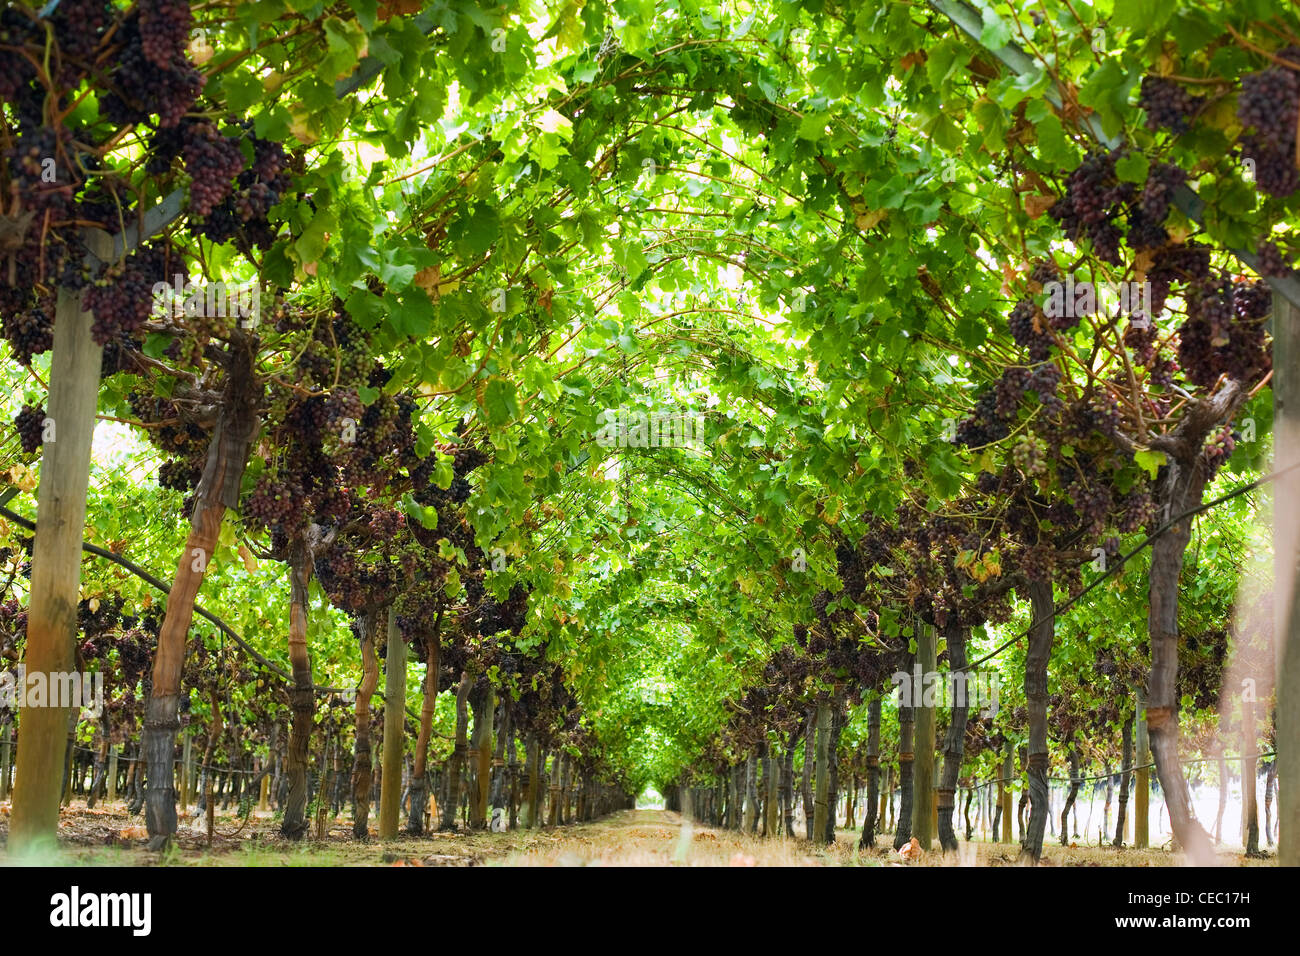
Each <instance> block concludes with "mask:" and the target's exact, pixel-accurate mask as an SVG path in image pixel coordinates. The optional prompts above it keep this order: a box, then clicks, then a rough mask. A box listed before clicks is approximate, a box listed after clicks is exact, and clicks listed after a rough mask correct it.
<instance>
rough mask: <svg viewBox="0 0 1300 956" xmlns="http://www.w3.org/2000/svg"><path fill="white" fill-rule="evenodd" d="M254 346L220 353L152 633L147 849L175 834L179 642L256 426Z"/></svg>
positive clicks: (145, 742) (233, 345)
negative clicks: (186, 508) (222, 366)
mask: <svg viewBox="0 0 1300 956" xmlns="http://www.w3.org/2000/svg"><path fill="white" fill-rule="evenodd" d="M256 344H257V340H256V338H254V337H252V336H249V335H248V334H246V333H244V332H243V331H241V330H239V329H236V330H235V331H234V332H233V333H232V335H231V340H230V347H229V350H228V351H227V353H226V359H225V361H226V384H225V388H224V390H223V394H222V400H221V407H220V410H219V412H218V415H217V423H216V425H215V427H214V429H213V432H212V439H211V441H210V442H209V443H208V457H207V462H206V464H205V465H204V468H203V475H202V477H201V478H200V479H199V484H198V488H197V489H196V490H195V493H194V514H193V517H192V519H191V521H190V534H189V539H188V540H187V541H186V542H185V550H184V552H183V553H182V554H181V557H180V561H179V562H178V563H177V565H176V574H175V576H174V577H173V579H172V586H171V590H170V591H169V592H168V594H167V611H166V614H165V616H164V617H163V623H162V627H161V628H160V629H159V632H158V647H157V651H156V652H155V655H154V662H153V683H152V691H151V693H150V696H149V700H148V702H147V703H146V705H145V713H144V732H143V734H142V735H141V741H140V746H141V750H142V756H143V759H144V761H145V763H146V765H147V766H148V767H149V768H150V772H149V775H148V780H147V783H146V790H145V804H146V807H147V811H146V818H145V822H146V824H147V825H148V828H149V836H150V838H151V839H150V847H151V848H153V849H158V848H160V847H162V846H163V845H164V844H165V843H167V841H168V840H170V839H171V837H172V835H173V834H174V833H175V832H176V786H175V774H174V773H172V760H173V759H174V757H175V750H176V732H177V731H178V730H179V729H180V720H179V718H178V715H179V708H180V693H181V671H182V669H183V668H184V665H185V642H186V638H187V637H188V635H189V630H190V623H191V621H192V620H193V619H194V601H195V599H196V598H197V597H198V593H199V588H200V587H201V586H202V584H203V578H204V575H205V574H206V573H207V569H208V564H209V563H210V562H211V561H212V556H213V554H214V553H215V552H216V548H217V538H218V536H219V535H220V533H221V521H222V519H223V518H224V517H225V514H226V509H231V510H234V509H237V508H238V507H239V486H240V481H241V480H242V479H243V475H244V467H245V465H246V464H247V463H248V453H249V449H250V448H251V446H252V442H253V438H254V437H255V436H256V433H257V429H258V426H259V412H258V408H259V405H260V404H261V392H262V389H261V386H260V385H259V384H258V382H257V381H256V379H255V378H254V376H253V357H254V353H255V352H256Z"/></svg>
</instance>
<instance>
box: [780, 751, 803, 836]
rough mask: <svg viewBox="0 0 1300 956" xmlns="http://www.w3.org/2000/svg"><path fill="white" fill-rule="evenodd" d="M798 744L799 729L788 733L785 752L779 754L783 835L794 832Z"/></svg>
mask: <svg viewBox="0 0 1300 956" xmlns="http://www.w3.org/2000/svg"><path fill="white" fill-rule="evenodd" d="M798 744H799V730H798V729H796V730H795V731H794V732H793V733H791V734H790V739H789V740H788V741H786V745H785V753H784V754H782V755H781V819H782V821H783V824H784V828H785V835H786V836H788V837H793V836H794V835H795V834H794V750H795V747H796V746H798Z"/></svg>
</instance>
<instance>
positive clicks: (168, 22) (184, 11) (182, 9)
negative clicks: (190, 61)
mask: <svg viewBox="0 0 1300 956" xmlns="http://www.w3.org/2000/svg"><path fill="white" fill-rule="evenodd" d="M139 10H140V49H141V51H142V52H143V53H144V56H145V59H147V60H148V61H149V62H150V63H152V64H153V65H154V66H157V67H160V68H163V69H166V68H167V67H169V66H171V64H172V63H174V62H175V61H176V58H177V57H183V56H184V55H185V47H186V46H187V45H188V44H189V39H190V28H191V27H193V26H194V14H193V12H192V11H191V10H190V5H189V0H140V4H139Z"/></svg>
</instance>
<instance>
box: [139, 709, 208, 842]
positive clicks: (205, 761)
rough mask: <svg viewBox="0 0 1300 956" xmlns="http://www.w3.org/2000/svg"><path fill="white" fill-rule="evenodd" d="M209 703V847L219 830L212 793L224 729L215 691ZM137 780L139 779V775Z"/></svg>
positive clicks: (205, 803)
mask: <svg viewBox="0 0 1300 956" xmlns="http://www.w3.org/2000/svg"><path fill="white" fill-rule="evenodd" d="M208 702H209V703H210V704H211V705H212V719H211V720H210V721H209V722H208V745H207V747H206V748H204V751H203V768H204V769H203V809H204V811H205V812H206V816H207V830H208V846H212V835H213V834H214V833H215V832H216V829H217V823H216V821H217V802H216V800H215V799H214V797H213V793H212V778H213V777H214V776H215V774H214V773H213V772H212V760H213V756H214V755H215V754H216V752H217V740H218V738H220V736H221V731H222V729H223V727H222V723H221V700H220V698H218V697H217V692H216V691H215V690H212V691H210V692H209V693H208ZM136 779H137V780H138V779H139V777H138V775H137V778H136Z"/></svg>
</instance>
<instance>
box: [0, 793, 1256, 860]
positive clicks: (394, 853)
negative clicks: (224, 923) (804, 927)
mask: <svg viewBox="0 0 1300 956" xmlns="http://www.w3.org/2000/svg"><path fill="white" fill-rule="evenodd" d="M8 810H9V807H8V805H7V804H0V844H2V843H3V842H5V841H6V839H7V836H8ZM277 826H278V821H277V820H276V819H275V818H274V816H273V815H272V814H270V813H265V812H256V811H255V812H254V813H253V814H252V816H250V817H248V818H247V819H240V818H239V817H238V816H236V815H234V814H233V813H219V814H218V815H217V820H216V834H215V836H214V837H213V839H212V841H211V845H209V844H208V840H207V836H206V833H205V831H204V830H203V829H202V826H201V825H200V824H197V823H189V822H187V823H186V824H184V825H183V826H182V828H181V832H180V833H179V834H178V837H177V840H176V843H175V846H173V847H172V848H171V849H169V850H166V851H163V852H162V853H153V852H150V851H149V850H147V849H146V848H145V839H144V838H145V830H144V826H143V818H142V817H140V816H138V815H137V816H135V817H130V816H128V815H127V812H126V809H125V807H124V806H122V805H121V804H117V805H111V806H107V807H99V808H96V809H94V810H86V809H85V808H84V807H81V806H75V807H68V808H65V809H64V810H63V812H62V814H61V818H60V821H59V835H60V846H61V854H60V856H61V859H58V860H49V861H46V862H51V863H64V864H67V865H78V866H97V865H99V866H159V865H161V866H918V865H920V866H1015V865H1018V859H1017V850H1018V849H1019V848H1018V847H1017V846H1015V845H1014V844H1002V843H982V842H973V843H963V844H962V848H961V850H960V851H959V852H958V853H955V854H947V855H945V854H941V853H938V852H931V853H928V854H922V855H921V857H920V858H919V859H917V860H913V861H910V862H909V861H904V860H903V859H902V858H901V857H900V856H899V855H898V854H897V853H895V852H894V851H893V850H892V845H893V841H892V837H889V836H885V837H883V838H882V839H880V840H878V841H877V842H878V843H879V844H880V846H879V847H878V848H877V849H875V850H859V849H858V848H857V838H858V834H856V833H853V832H851V831H848V830H842V831H840V832H839V834H838V839H837V842H836V843H835V844H833V845H832V846H829V847H814V846H812V845H811V844H809V843H807V842H806V841H804V840H791V839H775V840H767V839H763V838H761V837H755V836H750V835H743V834H740V833H736V832H734V831H731V830H722V829H717V828H714V827H707V826H701V825H699V824H695V823H691V822H690V821H686V820H683V818H682V817H681V815H680V814H677V813H672V812H670V811H665V810H628V811H623V812H620V813H615V814H612V815H610V816H608V817H605V818H603V819H601V820H598V821H596V822H594V823H585V824H578V825H574V826H568V827H560V828H557V829H554V830H549V829H542V830H515V831H511V832H508V833H487V832H474V833H466V832H458V833H433V834H430V835H428V836H424V837H420V838H408V837H404V838H402V839H398V840H393V841H391V842H380V841H379V840H378V839H377V838H375V836H373V835H372V839H371V840H369V841H365V842H363V841H358V840H355V839H354V838H353V837H352V827H351V823H350V822H349V821H348V820H347V819H345V818H342V817H340V818H338V819H336V820H335V821H333V823H332V824H331V825H330V826H329V829H328V834H327V836H326V839H324V840H304V841H303V842H301V843H291V842H289V841H287V840H285V839H283V838H282V837H280V835H279V834H278V832H277V829H276V828H277ZM373 833H374V831H373V830H372V834H373ZM1219 856H1220V862H1221V864H1223V865H1225V866H1243V865H1244V866H1257V865H1264V866H1269V865H1272V864H1273V863H1274V860H1273V859H1272V858H1271V857H1269V858H1264V859H1258V860H1256V859H1252V860H1247V859H1246V858H1245V857H1244V856H1243V854H1242V853H1241V852H1240V850H1236V851H1235V852H1234V851H1230V850H1227V849H1221V850H1220V854H1219ZM7 862H9V861H8V858H7V854H6V852H5V850H4V849H3V847H2V846H0V865H3V864H5V863H7ZM1181 862H1182V861H1181V857H1180V856H1179V854H1176V853H1172V852H1170V851H1169V850H1168V849H1152V850H1132V849H1114V848H1111V847H1080V846H1071V847H1062V846H1059V845H1057V844H1054V843H1052V844H1048V845H1047V846H1046V847H1044V852H1043V861H1042V864H1041V865H1043V866H1177V865H1179V864H1180V863H1181Z"/></svg>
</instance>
